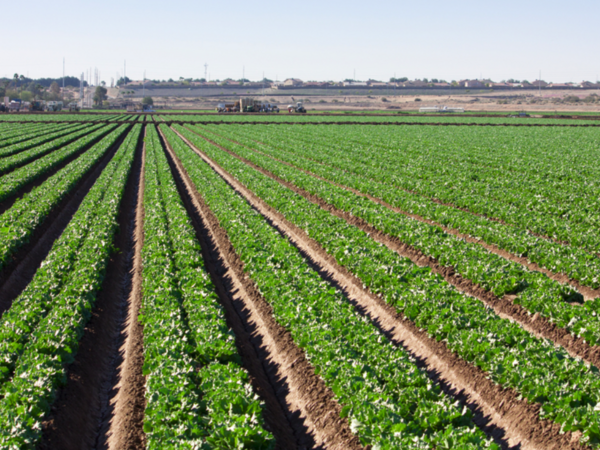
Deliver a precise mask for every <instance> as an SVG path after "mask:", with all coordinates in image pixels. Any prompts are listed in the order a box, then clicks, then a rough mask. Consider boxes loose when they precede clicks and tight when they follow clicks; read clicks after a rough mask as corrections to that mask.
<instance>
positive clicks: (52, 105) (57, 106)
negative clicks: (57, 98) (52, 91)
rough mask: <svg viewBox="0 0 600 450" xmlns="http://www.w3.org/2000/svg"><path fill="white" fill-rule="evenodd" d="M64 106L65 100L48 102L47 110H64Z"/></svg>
mask: <svg viewBox="0 0 600 450" xmlns="http://www.w3.org/2000/svg"><path fill="white" fill-rule="evenodd" d="M62 108H63V102H48V103H46V111H49V112H56V111H62Z"/></svg>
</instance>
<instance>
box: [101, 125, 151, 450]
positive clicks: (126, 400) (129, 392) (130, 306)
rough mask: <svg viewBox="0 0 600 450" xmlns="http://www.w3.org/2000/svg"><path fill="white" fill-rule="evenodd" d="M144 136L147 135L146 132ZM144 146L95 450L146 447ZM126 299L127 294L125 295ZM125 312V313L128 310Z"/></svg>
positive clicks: (136, 183) (137, 162) (138, 160)
mask: <svg viewBox="0 0 600 450" xmlns="http://www.w3.org/2000/svg"><path fill="white" fill-rule="evenodd" d="M144 135H145V133H144ZM145 161H146V150H145V145H144V146H142V149H141V155H140V157H139V158H136V164H139V169H138V168H136V173H138V175H137V176H136V177H135V179H134V181H135V190H132V193H135V204H132V205H131V208H132V213H133V215H134V217H132V221H133V222H132V224H131V229H130V244H129V252H130V261H129V266H128V275H129V278H128V280H127V282H128V289H127V290H126V291H124V292H123V294H126V298H125V307H124V308H123V315H124V317H123V327H122V329H121V335H120V337H119V341H118V342H119V346H118V348H117V352H116V353H115V354H114V360H113V361H112V364H111V365H110V368H111V378H110V382H109V386H108V389H107V390H106V392H107V397H106V400H105V402H104V404H103V405H102V408H101V411H102V416H101V419H100V425H99V431H98V435H97V440H96V445H95V448H97V449H115V450H119V449H134V448H145V446H146V437H145V434H144V430H143V425H144V424H143V422H144V410H145V408H146V399H145V396H144V395H145V384H146V379H145V377H144V375H143V373H142V366H143V365H144V329H143V325H142V324H141V323H140V322H139V321H138V315H139V311H140V308H141V302H142V246H143V243H144V168H145ZM124 297H125V295H124ZM125 309H126V310H125Z"/></svg>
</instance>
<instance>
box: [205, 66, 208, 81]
mask: <svg viewBox="0 0 600 450" xmlns="http://www.w3.org/2000/svg"><path fill="white" fill-rule="evenodd" d="M207 74H208V64H207V63H204V82H205V83H206V82H208V75H207Z"/></svg>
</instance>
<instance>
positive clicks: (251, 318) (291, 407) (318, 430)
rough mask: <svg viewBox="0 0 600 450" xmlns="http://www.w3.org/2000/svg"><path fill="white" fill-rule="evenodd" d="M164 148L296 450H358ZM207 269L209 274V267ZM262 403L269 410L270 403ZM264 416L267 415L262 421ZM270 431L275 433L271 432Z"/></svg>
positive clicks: (336, 410) (331, 397) (324, 392)
mask: <svg viewBox="0 0 600 450" xmlns="http://www.w3.org/2000/svg"><path fill="white" fill-rule="evenodd" d="M167 148H168V151H169V156H170V158H171V159H172V161H173V162H174V164H175V166H176V167H177V171H178V172H179V174H180V176H181V178H182V179H183V181H184V183H185V186H186V189H187V190H188V192H189V193H190V194H192V195H190V199H191V200H192V201H193V202H194V203H196V202H197V203H196V204H195V205H194V206H195V209H196V211H197V213H198V215H199V216H200V218H201V220H202V223H203V224H204V226H205V227H206V228H207V229H208V231H209V232H210V236H211V237H212V238H213V239H214V243H213V245H214V246H216V248H217V249H218V254H219V259H220V261H221V263H222V264H223V266H224V268H225V269H226V270H227V271H226V272H225V273H221V274H220V276H219V277H218V278H217V281H219V278H220V279H221V280H222V281H224V287H225V288H228V290H229V292H230V294H228V295H227V296H228V297H230V300H227V299H226V298H224V297H223V296H222V297H221V298H222V300H223V305H224V306H225V309H226V310H227V316H228V318H229V319H230V321H231V322H230V323H231V325H232V326H234V332H235V333H236V336H238V338H239V337H240V336H244V335H249V336H250V341H249V342H251V343H252V345H253V346H254V349H255V352H256V354H257V355H258V356H259V357H260V359H261V363H262V365H263V366H264V367H265V369H264V370H265V372H266V374H267V377H268V378H267V380H265V382H266V383H269V384H271V389H274V390H275V392H276V394H277V396H278V397H279V399H280V404H281V408H282V409H283V410H284V412H285V416H286V418H287V420H288V421H289V423H290V425H291V427H292V429H293V431H294V435H295V436H296V440H297V446H298V448H328V449H360V448H362V446H361V445H360V442H359V440H358V438H357V437H356V436H355V435H354V434H353V433H352V432H351V431H350V427H349V424H348V422H347V421H346V420H344V419H341V418H340V411H341V406H340V405H339V404H338V403H337V402H336V401H335V398H334V395H333V393H332V392H331V391H330V390H329V389H328V388H327V387H326V386H325V383H324V382H323V380H322V379H321V378H320V377H318V376H317V375H316V374H315V372H314V368H313V367H312V366H311V365H310V363H309V362H308V360H307V359H306V356H305V355H304V353H303V352H302V351H301V350H300V349H299V348H298V347H297V346H296V344H295V343H294V342H293V340H292V338H291V336H290V334H289V332H288V331H287V330H285V329H284V328H283V327H282V326H281V325H279V324H278V323H277V322H276V320H275V319H274V317H273V314H272V309H271V307H270V306H269V304H268V303H267V302H266V301H265V300H264V298H262V296H261V295H260V293H259V292H258V289H257V288H256V286H255V285H254V284H253V282H252V280H251V279H250V278H249V277H248V276H247V275H246V274H245V273H244V270H243V267H244V266H243V263H242V262H241V260H240V259H239V256H238V255H237V254H236V253H235V250H234V249H233V247H232V245H231V243H230V242H229V240H228V238H227V235H226V232H225V231H224V230H223V229H222V228H221V227H220V225H219V223H218V220H217V219H216V217H215V216H214V215H213V214H212V213H211V212H210V211H209V210H208V208H207V207H206V205H205V204H204V202H203V201H202V197H201V196H200V195H199V194H198V193H197V191H195V188H194V187H193V184H192V183H191V180H189V178H188V176H187V174H186V173H185V170H184V169H183V167H181V165H180V163H179V161H178V160H177V158H176V157H175V156H174V153H173V152H172V150H171V149H170V148H169V147H167ZM192 148H193V147H192ZM208 261H210V259H209V260H208ZM209 270H210V271H211V273H213V271H214V268H211V269H209ZM231 305H232V306H233V311H232V308H231ZM235 315H238V317H239V320H240V321H241V322H242V323H243V326H244V328H246V330H247V331H245V332H244V330H242V329H239V328H235V326H236V322H238V320H237V319H235V320H232V319H233V318H234V316H235ZM238 333H241V334H238ZM241 351H242V356H243V358H244V360H245V361H244V362H245V364H246V358H245V357H246V356H247V355H248V353H249V352H246V351H245V349H244V348H242V349H241ZM253 367H254V366H253V365H247V366H246V368H247V369H248V370H249V372H250V373H251V375H252V376H253V378H256V377H257V375H259V374H256V373H253V372H252V369H253ZM262 383H264V382H260V383H259V386H258V387H259V388H260V386H261V385H262ZM259 392H261V391H260V389H259ZM262 392H263V393H264V392H265V391H262ZM273 401H275V402H276V401H277V400H273ZM266 403H267V406H269V401H267V402H266ZM269 416H270V414H267V415H266V417H265V419H268V418H269ZM273 432H274V433H275V434H277V433H276V431H275V430H273Z"/></svg>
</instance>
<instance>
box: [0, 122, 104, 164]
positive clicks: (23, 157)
mask: <svg viewBox="0 0 600 450" xmlns="http://www.w3.org/2000/svg"><path fill="white" fill-rule="evenodd" d="M98 128H100V125H95V126H92V127H90V126H89V125H88V124H85V125H78V126H75V127H73V128H70V129H69V130H68V132H64V133H60V132H59V133H54V136H53V138H55V139H54V140H49V141H47V142H44V143H40V144H36V145H35V147H34V148H30V149H29V150H23V151H21V152H19V153H17V154H13V155H11V156H8V157H5V158H2V159H0V175H3V174H5V173H7V172H10V171H11V170H13V169H15V168H17V167H20V166H23V165H25V164H27V163H28V162H30V161H32V160H34V159H36V158H39V157H40V156H44V155H45V154H46V153H50V152H51V151H53V150H56V149H57V148H60V147H63V146H65V145H67V144H69V143H70V142H73V141H74V140H76V139H78V138H80V137H82V136H85V135H86V134H89V133H90V132H91V131H93V130H97V129H98Z"/></svg>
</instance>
